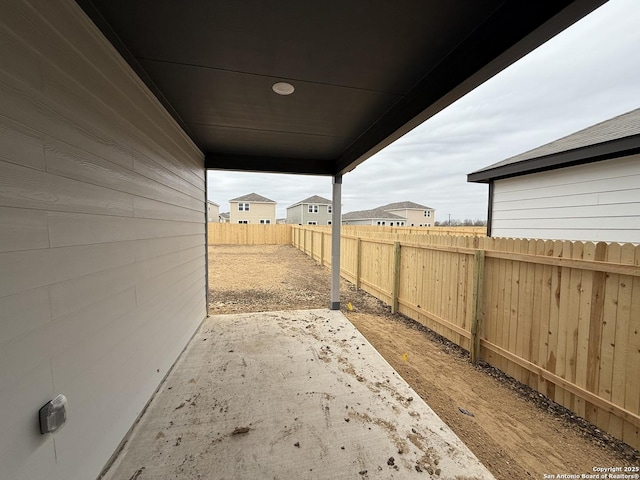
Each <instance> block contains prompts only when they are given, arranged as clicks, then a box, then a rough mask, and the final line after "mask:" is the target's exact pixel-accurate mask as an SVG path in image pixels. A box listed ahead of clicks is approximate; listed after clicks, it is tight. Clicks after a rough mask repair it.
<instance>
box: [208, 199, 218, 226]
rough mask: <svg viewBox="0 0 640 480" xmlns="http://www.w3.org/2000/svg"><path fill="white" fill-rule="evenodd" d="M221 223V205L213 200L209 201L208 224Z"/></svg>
mask: <svg viewBox="0 0 640 480" xmlns="http://www.w3.org/2000/svg"><path fill="white" fill-rule="evenodd" d="M219 221H220V205H218V204H217V203H215V202H212V201H211V200H207V222H209V223H212V222H219Z"/></svg>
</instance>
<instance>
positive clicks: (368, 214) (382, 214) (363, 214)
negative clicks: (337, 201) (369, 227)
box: [342, 208, 406, 220]
mask: <svg viewBox="0 0 640 480" xmlns="http://www.w3.org/2000/svg"><path fill="white" fill-rule="evenodd" d="M342 220H406V218H404V217H401V216H400V215H396V214H395V213H389V212H387V211H385V210H382V209H381V208H374V209H373V210H359V211H356V212H349V213H345V214H344V215H342Z"/></svg>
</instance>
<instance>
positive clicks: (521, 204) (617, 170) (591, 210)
mask: <svg viewBox="0 0 640 480" xmlns="http://www.w3.org/2000/svg"><path fill="white" fill-rule="evenodd" d="M638 152H640V109H637V110H633V111H631V112H628V113H625V114H624V115H620V116H618V117H615V118H612V119H610V120H607V121H605V122H602V123H599V124H597V125H593V126H591V127H589V128H586V129H584V130H581V131H579V132H577V133H574V134H572V135H569V136H567V137H564V138H561V139H559V140H556V141H555V142H551V143H548V144H546V145H543V146H541V147H538V148H536V149H534V150H531V151H529V152H526V153H523V154H520V155H517V156H515V157H511V158H508V159H507V160H503V161H502V162H499V163H496V164H494V165H491V166H489V167H486V168H484V169H482V170H478V171H476V172H473V173H470V174H469V175H468V181H469V182H479V183H488V184H489V212H488V222H487V230H488V232H487V233H488V234H489V235H490V236H493V237H515V238H542V239H558V240H583V241H610V242H620V243H622V242H632V243H640V154H638Z"/></svg>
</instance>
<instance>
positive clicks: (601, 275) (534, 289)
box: [293, 226, 640, 448]
mask: <svg viewBox="0 0 640 480" xmlns="http://www.w3.org/2000/svg"><path fill="white" fill-rule="evenodd" d="M316 228H317V227H316ZM305 230H307V228H306V227H298V226H294V227H293V232H294V233H293V238H303V237H304V235H303V234H304V231H305ZM307 233H309V232H307ZM358 240H359V241H360V243H361V244H362V251H361V252H360V254H361V257H362V258H361V263H362V265H363V268H362V271H361V278H360V281H361V283H362V285H363V288H364V289H365V290H366V291H368V292H369V293H371V294H372V295H374V296H376V297H377V298H379V299H381V300H382V301H384V302H387V303H390V302H391V301H392V296H391V293H392V285H391V283H390V281H391V279H392V278H393V275H392V273H393V268H391V267H392V266H393V255H390V254H389V252H393V249H394V242H396V244H397V245H399V246H400V256H399V260H400V266H399V269H398V270H399V272H400V275H399V279H400V288H399V295H398V304H399V312H400V313H402V314H404V315H407V316H409V317H410V318H413V319H415V320H416V321H418V322H420V323H422V324H423V325H426V326H427V327H429V328H431V329H432V330H434V331H435V332H437V333H440V334H441V335H443V336H444V337H445V338H447V339H449V340H451V341H453V342H455V343H457V344H458V345H461V346H462V347H463V348H466V349H468V348H469V345H470V343H469V339H470V338H471V337H472V326H471V323H470V322H469V321H464V319H463V318H467V317H468V312H469V311H470V309H471V306H470V305H471V303H470V302H472V297H473V295H472V292H473V275H472V272H473V269H470V268H469V264H470V262H472V258H473V256H474V255H475V254H476V253H475V252H477V251H484V252H485V257H486V260H485V275H484V281H483V284H484V285H483V287H484V288H483V289H482V297H483V298H482V299H478V305H482V306H483V307H482V308H483V311H482V313H483V316H484V328H483V329H481V336H480V352H481V354H482V356H483V359H485V360H486V361H488V362H489V363H490V364H491V365H494V366H496V367H497V368H500V369H501V370H502V371H505V372H506V373H508V374H510V375H512V376H513V377H514V378H516V379H517V380H519V381H521V382H523V383H527V384H529V385H530V386H532V387H533V388H535V389H537V390H538V391H540V392H541V393H542V394H544V395H546V396H547V397H549V398H550V399H552V400H554V401H556V402H558V403H560V404H562V405H564V406H566V407H567V408H569V409H570V410H572V411H573V412H575V413H576V414H578V415H581V416H583V417H585V418H587V419H588V420H589V421H591V422H593V423H594V424H596V425H597V426H598V427H600V428H602V429H603V430H605V431H607V432H609V433H611V434H612V435H614V436H615V437H617V438H619V439H621V440H624V441H625V442H627V443H628V444H629V445H631V446H633V447H634V448H638V446H639V444H640V440H639V439H638V430H639V428H640V371H639V368H640V323H639V322H640V300H639V299H640V293H638V291H639V290H640V270H639V269H638V268H637V267H638V266H640V246H638V245H632V244H615V243H612V244H607V243H604V242H600V243H597V244H594V243H591V242H586V243H582V242H570V241H560V240H557V241H552V240H522V239H501V238H478V237H475V238H473V237H468V238H466V239H465V238H464V237H462V238H460V237H449V238H446V237H443V236H435V235H434V236H418V235H416V236H413V237H411V236H407V235H405V234H403V233H393V232H378V233H377V234H374V233H372V232H371V231H370V230H368V229H366V228H363V235H362V237H359V236H358V231H357V229H355V228H353V227H351V228H350V231H349V233H348V234H347V235H344V237H343V241H346V242H347V243H346V244H347V245H357V243H358ZM342 253H343V255H344V256H345V257H346V258H345V259H344V265H353V263H352V259H350V258H348V257H349V256H354V257H355V256H357V255H358V252H357V249H356V248H345V249H343V252H342ZM352 273H353V272H350V273H349V274H348V275H346V274H345V275H343V276H345V277H346V278H351V277H352ZM350 275H351V276H350ZM385 276H387V280H385V279H384V277H385ZM465 309H467V310H465ZM464 312H467V315H466V316H465V315H464ZM461 315H462V317H461Z"/></svg>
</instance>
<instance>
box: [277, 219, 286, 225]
mask: <svg viewBox="0 0 640 480" xmlns="http://www.w3.org/2000/svg"><path fill="white" fill-rule="evenodd" d="M285 223H287V219H286V218H276V224H278V225H284V224H285Z"/></svg>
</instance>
